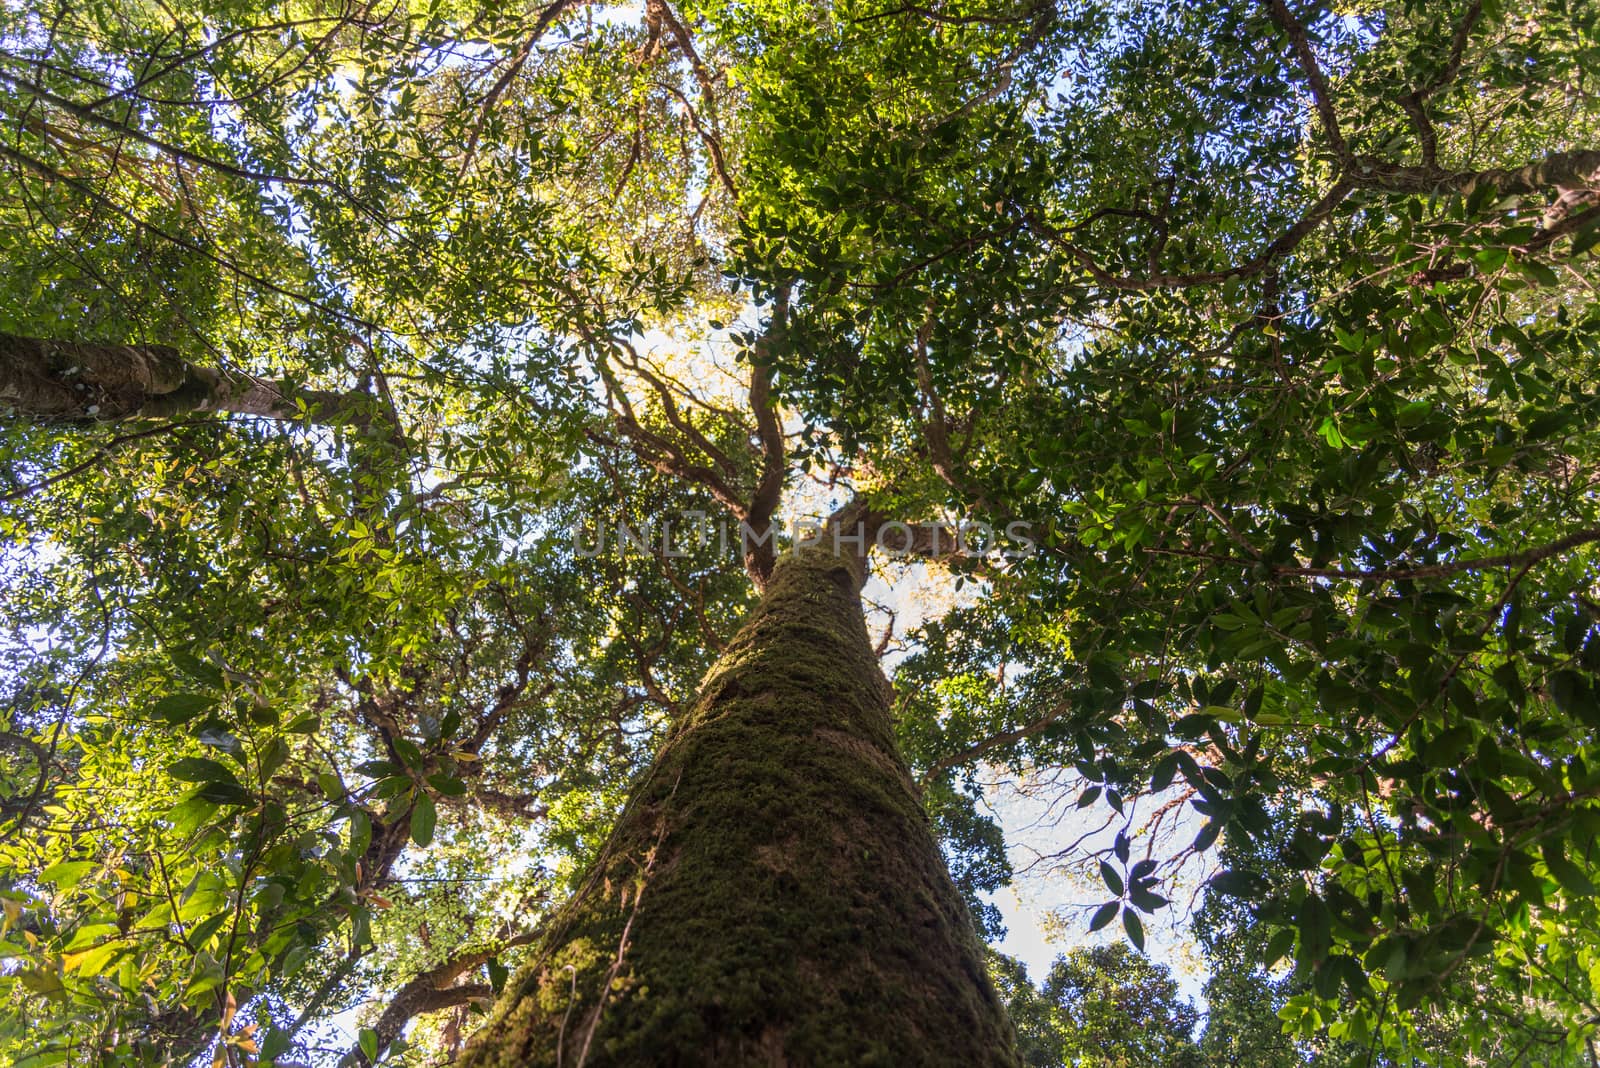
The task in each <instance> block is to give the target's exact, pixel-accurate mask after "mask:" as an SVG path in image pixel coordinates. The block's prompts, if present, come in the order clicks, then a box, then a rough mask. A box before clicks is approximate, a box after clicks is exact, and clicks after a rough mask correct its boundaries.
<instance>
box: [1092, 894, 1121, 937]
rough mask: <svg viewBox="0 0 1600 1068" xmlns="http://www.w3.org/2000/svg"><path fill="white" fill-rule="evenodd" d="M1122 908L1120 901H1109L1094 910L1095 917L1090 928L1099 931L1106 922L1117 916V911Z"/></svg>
mask: <svg viewBox="0 0 1600 1068" xmlns="http://www.w3.org/2000/svg"><path fill="white" fill-rule="evenodd" d="M1121 908H1122V902H1120V901H1107V902H1106V903H1105V904H1104V905H1101V906H1100V907H1099V908H1097V909H1095V910H1094V917H1093V918H1092V919H1091V920H1090V921H1089V930H1090V931H1091V932H1093V931H1098V930H1100V928H1102V927H1104V926H1105V925H1106V924H1108V923H1110V922H1111V921H1112V920H1114V919H1116V918H1117V912H1118V911H1119V910H1120V909H1121Z"/></svg>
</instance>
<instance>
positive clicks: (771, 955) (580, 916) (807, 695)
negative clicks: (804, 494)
mask: <svg viewBox="0 0 1600 1068" xmlns="http://www.w3.org/2000/svg"><path fill="white" fill-rule="evenodd" d="M860 583H861V563H860V561H859V560H854V559H851V558H849V557H845V556H838V555H835V554H833V553H831V552H828V551H825V550H817V551H810V552H806V553H802V554H799V555H796V556H789V557H785V558H784V559H783V560H782V561H781V562H780V563H779V564H778V566H777V568H776V570H775V571H774V572H773V574H772V576H771V578H770V580H769V581H768V583H767V585H766V589H765V592H764V595H763V597H762V600H761V602H760V604H759V605H758V606H757V608H756V609H755V611H754V612H753V614H752V616H751V618H750V619H749V620H748V621H747V622H746V624H745V626H744V627H743V628H742V629H741V630H740V632H739V633H738V635H737V636H736V637H735V638H734V640H733V641H732V643H731V644H730V645H729V647H728V649H727V651H726V653H725V654H724V655H723V657H722V658H721V659H720V660H719V661H718V662H717V664H716V665H715V666H714V667H713V668H712V670H711V671H710V672H709V673H708V674H707V677H706V679H705V681H704V684H703V686H702V690H701V694H700V696H699V699H698V700H697V701H696V703H695V705H694V706H693V708H692V710H691V712H690V713H689V715H688V716H687V717H686V718H685V720H684V721H683V722H682V723H681V724H679V725H677V727H676V728H675V730H674V731H673V733H672V734H671V736H670V737H669V739H668V740H667V742H666V743H665V745H664V746H663V747H662V750H661V752H660V753H659V755H658V757H657V759H656V761H655V763H654V764H653V766H652V767H651V768H650V769H649V770H648V771H647V772H646V773H645V774H644V775H643V776H642V777H641V779H640V781H639V782H638V783H637V785H636V786H635V789H634V792H633V796H632V797H631V799H630V801H629V803H628V806H627V808H626V809H625V811H624V812H623V814H622V815H621V816H620V818H619V820H618V823H617V826H616V829H615V831H614V832H613V834H612V836H611V838H610V840H609V842H608V843H607V845H606V847H605V849H604V850H603V852H602V854H601V857H600V859H599V860H598V861H597V863H596V865H595V867H594V869H593V871H592V872H591V873H590V876H589V877H588V879H587V881H586V882H585V884H584V886H583V888H582V889H581V890H580V891H579V892H578V893H577V894H576V895H575V896H574V898H573V899H572V901H571V902H569V903H568V905H567V906H566V907H565V909H564V910H563V912H562V913H561V914H560V915H559V916H558V917H557V918H556V920H555V922H554V923H553V924H552V927H551V930H550V932H549V935H548V937H547V939H546V941H545V943H544V945H543V947H542V948H541V950H540V951H539V953H538V954H537V956H536V959H535V960H534V961H533V962H532V964H531V965H530V966H529V967H528V968H527V969H526V970H525V971H524V972H523V973H522V974H521V975H520V976H518V977H517V978H516V979H515V980H513V981H512V982H511V983H510V984H508V987H507V990H506V991H505V994H504V995H503V997H502V999H501V1002H500V1004H499V1005H498V1006H497V1008H496V1010H495V1013H494V1015H493V1016H492V1018H491V1020H490V1021H489V1023H488V1024H486V1025H485V1027H484V1028H483V1029H482V1030H481V1031H480V1033H479V1035H478V1036H477V1037H476V1039H475V1041H474V1043H473V1045H472V1046H471V1048H470V1049H469V1051H468V1052H467V1054H466V1056H465V1057H464V1060H463V1063H464V1064H466V1065H468V1066H470V1068H490V1066H494V1068H509V1066H512V1065H516V1066H522V1065H565V1066H576V1065H580V1064H582V1065H587V1066H590V1068H599V1066H609V1065H669V1064H670V1065H699V1064H705V1065H789V1066H801V1065H828V1066H832V1065H846V1064H848V1065H906V1064H917V1065H961V1066H963V1068H972V1066H988V1065H1014V1064H1016V1063H1017V1060H1016V1054H1015V1046H1014V1041H1015V1040H1014V1034H1013V1031H1012V1027H1011V1024H1010V1022H1009V1021H1008V1020H1007V1018H1006V1016H1005V1012H1004V1009H1003V1007H1002V1006H1001V1004H1000V1002H999V1000H998V998H997V997H996V995H995V993H994V990H993V988H992V986H991V985H990V982H989V979H988V976H987V974H986V971H985V969H984V965H983V956H982V949H981V945H980V943H979V941H978V938H977V936H976V934H975V932H974V930H973V927H972V922H971V919H970V917H969V915H968V913H967V908H966V905H965V903H964V902H963V900H962V899H961V897H960V895H959V893H958V892H957V891H956V888H955V886H954V885H953V884H952V882H951V880H950V877H949V874H948V873H947V871H946V869H945V866H944V860H943V857H942V855H941V854H940V851H939V848H938V845H937V843H936V842H935V840H934V837H933V834H932V832H931V830H930V828H929V826H928V823H927V820H926V817H925V816H924V814H923V811H922V807H921V804H920V803H919V800H918V797H917V794H916V790H915V787H914V786H913V784H912V781H911V778H910V775H909V773H908V772H907V769H906V766H905V764H904V762H903V760H902V759H901V757H900V755H899V753H898V750H897V749H896V746H895V741H894V733H893V726H892V721H891V717H890V702H889V686H888V683H887V681H886V680H885V679H884V677H883V674H882V672H881V671H880V670H879V667H878V663H877V658H876V657H875V655H874V654H873V651H872V649H871V647H870V644H869V642H868V639H867V633H866V626H865V622H864V620H863V617H862V612H861V604H860V597H859V590H860Z"/></svg>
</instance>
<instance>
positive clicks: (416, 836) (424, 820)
mask: <svg viewBox="0 0 1600 1068" xmlns="http://www.w3.org/2000/svg"><path fill="white" fill-rule="evenodd" d="M438 818H439V813H438V810H437V809H436V808H434V804H433V798H431V797H429V796H428V795H427V794H418V795H417V800H416V803H415V804H414V805H413V806H412V807H411V840H412V841H413V842H415V843H417V845H419V846H422V847H423V848H427V846H428V844H429V843H430V842H432V841H433V825H434V823H435V821H437V820H438Z"/></svg>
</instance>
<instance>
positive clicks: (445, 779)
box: [428, 771, 467, 797]
mask: <svg viewBox="0 0 1600 1068" xmlns="http://www.w3.org/2000/svg"><path fill="white" fill-rule="evenodd" d="M428 785H429V786H431V787H433V788H434V789H435V790H437V791H439V793H441V794H443V795H444V796H445V797H460V796H461V795H462V794H464V793H466V792H467V784H466V783H464V782H462V781H461V780H460V779H458V778H456V777H454V776H452V775H446V774H445V773H444V772H442V771H439V772H434V773H433V774H432V775H429V776H428Z"/></svg>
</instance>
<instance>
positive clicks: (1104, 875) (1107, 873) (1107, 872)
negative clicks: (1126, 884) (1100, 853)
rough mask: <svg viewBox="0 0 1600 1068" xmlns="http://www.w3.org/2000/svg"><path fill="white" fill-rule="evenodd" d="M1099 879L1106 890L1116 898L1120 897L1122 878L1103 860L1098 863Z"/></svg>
mask: <svg viewBox="0 0 1600 1068" xmlns="http://www.w3.org/2000/svg"><path fill="white" fill-rule="evenodd" d="M1100 878H1101V879H1103V880H1104V881H1105V884H1106V889H1107V890H1110V891H1111V892H1112V893H1113V894H1115V895H1117V896H1118V897H1121V896H1122V876H1120V875H1118V874H1117V869H1115V868H1113V867H1112V866H1111V865H1110V864H1109V863H1108V862H1106V861H1104V860H1102V861H1101V862H1100Z"/></svg>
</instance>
